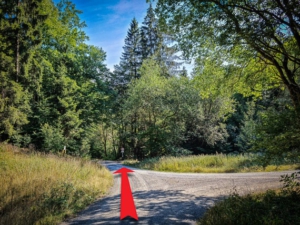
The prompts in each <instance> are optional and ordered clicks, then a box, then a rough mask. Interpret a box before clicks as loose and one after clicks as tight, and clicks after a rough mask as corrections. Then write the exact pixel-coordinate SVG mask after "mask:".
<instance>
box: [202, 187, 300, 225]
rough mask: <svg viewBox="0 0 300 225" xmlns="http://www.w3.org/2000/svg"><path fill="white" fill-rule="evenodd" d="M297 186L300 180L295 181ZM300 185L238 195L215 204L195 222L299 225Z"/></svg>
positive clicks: (212, 224) (244, 224)
mask: <svg viewBox="0 0 300 225" xmlns="http://www.w3.org/2000/svg"><path fill="white" fill-rule="evenodd" d="M298 185H300V183H298ZM299 212H300V186H298V187H294V188H293V190H289V191H286V190H284V189H283V190H281V191H271V190H269V191H267V192H266V193H261V194H255V195H254V194H253V195H247V196H239V195H237V194H233V195H231V196H230V197H228V198H227V199H225V200H224V201H221V202H218V203H216V205H215V206H213V207H212V208H210V209H209V210H208V211H207V212H206V213H205V214H204V216H203V217H202V218H201V219H199V221H198V224H199V225H224V224H226V225H237V224H238V225H253V224H259V225H297V224H298V225H299V224H300V216H299Z"/></svg>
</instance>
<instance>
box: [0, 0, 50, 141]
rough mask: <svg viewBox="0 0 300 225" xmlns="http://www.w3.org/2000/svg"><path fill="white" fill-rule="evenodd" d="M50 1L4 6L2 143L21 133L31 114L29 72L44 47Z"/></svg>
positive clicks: (0, 32)
mask: <svg viewBox="0 0 300 225" xmlns="http://www.w3.org/2000/svg"><path fill="white" fill-rule="evenodd" d="M49 4H52V3H51V2H50V1H48V0H24V1H21V0H15V1H1V2H0V8H1V10H0V42H1V44H0V88H1V97H0V129H1V132H0V139H6V138H8V137H11V136H13V135H17V133H18V132H20V128H21V126H22V125H24V124H26V123H27V122H28V120H27V116H28V113H29V112H30V106H29V100H30V93H29V90H28V83H29V80H30V78H29V77H30V75H29V72H28V70H29V68H30V66H31V63H32V58H33V55H34V53H35V51H36V49H37V48H38V47H39V46H40V45H41V43H42V35H41V34H42V30H41V25H42V24H43V22H44V21H45V20H46V19H47V15H48V14H49V13H50V12H49V11H48V12H47V11H45V10H44V6H46V5H49Z"/></svg>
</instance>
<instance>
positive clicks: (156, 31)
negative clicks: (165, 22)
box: [141, 4, 182, 76]
mask: <svg viewBox="0 0 300 225" xmlns="http://www.w3.org/2000/svg"><path fill="white" fill-rule="evenodd" d="M172 43H173V39H172V36H171V35H167V34H165V33H163V32H161V30H160V28H159V24H158V19H157V17H156V15H155V12H154V9H153V8H152V4H150V5H149V8H148V10H147V14H146V16H145V18H144V21H143V26H142V27H141V45H142V56H143V60H145V59H147V58H149V57H153V59H155V60H156V61H157V62H158V64H159V65H160V66H161V68H162V69H163V73H162V74H163V75H164V76H170V75H177V74H180V73H181V72H182V71H181V70H180V66H181V64H182V63H181V62H179V61H180V57H179V56H178V54H177V50H176V49H175V48H174V46H173V45H172Z"/></svg>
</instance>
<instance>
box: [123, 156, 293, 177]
mask: <svg viewBox="0 0 300 225" xmlns="http://www.w3.org/2000/svg"><path fill="white" fill-rule="evenodd" d="M124 164H125V165H129V166H134V167H138V168H141V169H148V170H156V171H166V172H191V173H232V172H261V171H267V172H268V171H283V170H294V169H297V168H299V163H298V164H295V163H290V162H288V161H285V160H284V159H282V160H281V161H280V162H279V161H278V160H277V161H276V162H273V164H271V165H268V166H264V165H263V163H262V162H261V161H260V159H259V158H258V157H257V156H255V155H251V154H244V155H242V154H240V155H225V154H215V155H198V156H182V157H161V158H151V159H146V160H143V161H136V160H125V161H124Z"/></svg>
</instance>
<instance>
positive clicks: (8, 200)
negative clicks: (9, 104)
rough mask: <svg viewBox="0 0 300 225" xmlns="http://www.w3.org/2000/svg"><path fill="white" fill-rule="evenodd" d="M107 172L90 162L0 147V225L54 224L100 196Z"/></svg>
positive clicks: (107, 180) (107, 183)
mask: <svg viewBox="0 0 300 225" xmlns="http://www.w3.org/2000/svg"><path fill="white" fill-rule="evenodd" d="M111 185H112V176H111V174H110V173H109V171H108V170H106V169H105V168H103V167H101V166H100V165H99V164H96V163H93V162H91V161H90V160H84V159H78V158H73V157H67V158H63V157H58V156H55V155H45V154H37V153H24V152H22V150H20V149H19V148H16V147H13V146H11V145H4V144H0V224H1V225H7V224H11V225H13V224H18V225H22V224H24V225H28V224H57V223H58V222H59V221H61V220H62V219H64V218H65V217H67V216H69V215H71V214H73V213H75V212H77V211H79V210H81V209H83V208H85V207H86V206H87V205H89V204H90V203H91V202H93V201H94V200H95V199H97V198H100V197H102V196H103V195H104V194H105V193H106V191H107V190H108V188H109V187H110V186H111Z"/></svg>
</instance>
